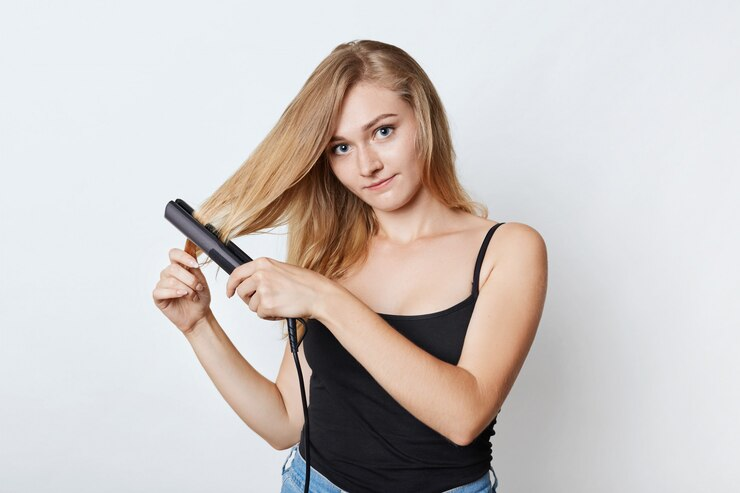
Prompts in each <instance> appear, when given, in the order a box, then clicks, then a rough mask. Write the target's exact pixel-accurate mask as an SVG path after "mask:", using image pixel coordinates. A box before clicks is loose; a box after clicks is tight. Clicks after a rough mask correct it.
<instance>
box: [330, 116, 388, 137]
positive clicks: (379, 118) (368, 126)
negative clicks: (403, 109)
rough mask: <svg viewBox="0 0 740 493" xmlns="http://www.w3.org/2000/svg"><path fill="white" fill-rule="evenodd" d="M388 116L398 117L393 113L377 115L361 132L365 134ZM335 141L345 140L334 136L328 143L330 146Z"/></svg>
mask: <svg viewBox="0 0 740 493" xmlns="http://www.w3.org/2000/svg"><path fill="white" fill-rule="evenodd" d="M389 116H398V115H397V114H395V113H383V114H382V115H378V116H376V117H375V118H373V120H372V121H371V122H368V123H366V124H365V125H364V126H363V127H362V130H363V132H366V131H368V130H370V127H372V126H373V125H375V124H376V123H378V122H379V121H380V120H382V119H383V118H388V117H389ZM337 140H347V139H345V138H344V137H342V136H341V135H335V136H334V137H332V138H331V140H330V141H329V143H330V144H331V143H332V142H336V141H337Z"/></svg>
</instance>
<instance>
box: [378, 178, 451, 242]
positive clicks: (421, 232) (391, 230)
mask: <svg viewBox="0 0 740 493" xmlns="http://www.w3.org/2000/svg"><path fill="white" fill-rule="evenodd" d="M460 214H461V213H460V212H459V211H454V210H452V209H450V208H449V207H447V206H446V205H444V204H443V203H442V202H440V201H439V200H437V199H436V198H435V197H434V196H433V195H432V194H431V193H430V192H429V191H428V190H427V189H426V188H422V189H421V190H419V193H417V194H416V196H415V197H414V198H413V199H412V201H411V202H409V203H408V204H406V205H404V206H403V207H401V208H400V209H397V210H394V211H379V210H375V216H376V217H377V218H378V226H379V228H378V233H377V234H376V238H377V239H379V240H383V241H386V242H389V243H393V244H397V245H407V244H410V243H412V242H413V241H414V240H416V239H419V238H424V237H429V236H434V235H437V234H440V233H444V232H448V231H449V230H450V229H451V228H452V227H453V225H454V223H455V222H457V221H458V220H459V218H460Z"/></svg>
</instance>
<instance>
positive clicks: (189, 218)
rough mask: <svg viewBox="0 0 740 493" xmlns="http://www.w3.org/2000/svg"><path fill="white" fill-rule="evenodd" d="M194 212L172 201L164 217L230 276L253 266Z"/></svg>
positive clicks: (294, 349) (293, 347) (293, 342)
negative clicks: (248, 265)
mask: <svg viewBox="0 0 740 493" xmlns="http://www.w3.org/2000/svg"><path fill="white" fill-rule="evenodd" d="M193 212H194V210H193V208H192V207H190V206H189V205H188V204H187V203H186V202H185V201H184V200H182V199H176V200H170V202H169V203H168V204H167V207H166V208H165V210H164V217H165V219H167V220H168V221H169V222H171V223H172V224H173V225H174V226H175V227H176V228H177V229H179V230H180V232H181V233H182V234H184V235H185V236H186V237H187V238H188V239H190V241H192V242H193V243H195V244H196V245H198V247H199V248H200V249H201V250H203V252H205V254H206V255H208V256H209V257H210V258H211V259H212V260H213V261H214V262H216V264H218V266H219V267H221V268H222V269H223V270H225V271H226V272H227V273H228V274H229V275H231V273H232V272H233V271H234V269H236V268H237V267H239V266H240V265H242V264H245V263H247V262H251V261H252V258H251V257H250V256H249V255H247V254H246V253H244V252H243V251H242V250H241V249H240V248H239V247H238V246H236V244H234V243H233V242H232V241H229V242H227V243H226V244H224V242H222V241H221V239H220V238H219V234H218V230H216V228H214V227H213V225H211V224H206V225H203V224H201V223H200V222H199V221H198V220H197V219H195V217H193ZM287 320H288V340H289V342H290V351H291V353H293V360H294V361H295V366H296V370H297V371H298V383H299V384H300V388H301V400H302V401H303V417H304V425H305V431H306V484H305V488H304V492H305V493H308V485H309V481H310V474H311V452H310V451H311V448H310V446H309V443H310V442H309V435H308V405H307V403H306V389H305V387H304V385H303V372H301V365H300V363H299V361H298V346H299V345H300V343H299V342H298V335H297V331H296V319H295V318H289V319H287ZM298 320H300V321H301V323H303V326H304V327H305V326H306V321H305V320H303V319H302V318H299V319H298Z"/></svg>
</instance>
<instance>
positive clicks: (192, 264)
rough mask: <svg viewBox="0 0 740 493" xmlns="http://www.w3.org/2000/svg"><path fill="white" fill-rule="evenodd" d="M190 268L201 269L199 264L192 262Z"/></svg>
mask: <svg viewBox="0 0 740 493" xmlns="http://www.w3.org/2000/svg"><path fill="white" fill-rule="evenodd" d="M190 267H195V268H196V269H197V268H198V267H199V265H198V262H195V261H193V262H190Z"/></svg>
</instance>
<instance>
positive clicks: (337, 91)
mask: <svg viewBox="0 0 740 493" xmlns="http://www.w3.org/2000/svg"><path fill="white" fill-rule="evenodd" d="M359 82H368V83H373V84H377V85H379V86H381V87H385V88H387V89H389V90H392V91H394V92H395V93H397V94H398V95H399V96H400V97H401V98H402V99H403V100H404V101H405V102H407V103H408V104H409V105H410V106H411V108H412V109H413V111H414V114H415V117H416V121H417V124H418V129H417V132H416V135H417V138H416V150H417V152H418V155H419V157H420V158H421V159H422V161H423V166H424V168H423V169H424V171H423V173H422V183H423V185H424V186H426V187H427V188H428V189H429V190H430V192H431V193H432V194H433V196H435V197H436V198H437V199H438V200H439V201H440V202H442V203H443V204H445V205H447V206H448V207H450V208H451V209H457V210H461V211H465V212H469V213H473V214H476V215H478V216H481V217H488V211H487V209H486V207H485V206H484V205H482V204H479V203H477V202H473V201H472V200H471V198H470V197H469V196H468V194H467V193H466V192H465V190H464V189H463V188H462V186H461V185H460V182H459V181H458V179H457V176H456V173H455V152H454V150H453V146H452V139H451V136H450V130H449V124H448V121H447V116H446V114H445V110H444V107H443V105H442V101H441V100H440V98H439V95H438V94H437V91H436V90H435V88H434V86H433V85H432V82H431V81H430V80H429V77H428V76H427V74H426V73H425V72H424V70H423V69H422V68H421V67H420V66H419V64H418V63H416V61H415V60H414V59H413V58H411V56H409V55H408V54H407V53H406V52H405V51H403V50H402V49H400V48H398V47H396V46H393V45H390V44H386V43H382V42H380V41H372V40H355V41H351V42H349V43H343V44H340V45H339V46H337V47H336V48H334V50H333V51H332V52H331V53H330V54H329V56H327V57H326V58H325V59H324V60H323V61H322V62H321V63H320V64H319V65H318V67H316V69H315V70H314V71H313V73H312V74H311V75H310V77H309V78H308V80H307V81H306V83H305V84H304V85H303V87H302V88H301V90H300V91H299V92H298V95H297V96H296V97H295V98H294V99H293V101H291V102H290V104H289V105H288V107H287V108H286V109H285V111H284V112H283V114H282V115H281V117H280V119H279V120H278V122H277V124H276V125H275V126H274V127H273V128H272V130H271V131H270V132H269V133H268V135H267V136H266V137H265V138H264V139H263V140H262V142H260V144H259V145H258V146H257V147H256V148H255V150H254V151H253V152H252V153H251V154H250V155H249V157H248V158H247V159H246V161H244V163H243V164H242V165H241V166H240V167H239V169H237V170H236V172H235V173H234V174H233V175H232V176H231V177H230V178H229V179H228V180H226V181H225V182H224V183H223V185H221V186H220V187H219V188H218V189H217V190H216V191H215V192H214V193H213V195H211V196H210V197H209V198H208V199H206V201H205V202H204V203H203V204H202V206H201V207H200V209H199V210H197V211H196V212H195V214H194V215H195V217H196V219H198V220H199V221H200V222H201V223H203V224H207V223H210V224H211V225H212V226H214V227H215V228H216V229H217V230H218V232H219V236H220V238H221V240H222V241H224V242H226V241H227V240H230V239H232V238H237V237H240V236H243V235H248V234H250V233H256V232H259V231H262V230H265V229H269V228H273V227H276V226H282V225H287V229H288V255H287V262H288V263H290V264H293V265H297V266H300V267H304V268H306V269H311V270H313V271H316V272H318V273H320V274H322V275H324V276H326V277H328V278H330V279H340V278H342V277H343V276H344V275H346V274H347V273H348V271H349V269H350V268H351V267H353V266H354V265H356V264H361V263H363V262H364V261H365V259H366V258H367V244H368V240H369V239H370V237H372V236H373V235H374V234H375V233H376V232H377V229H378V224H377V219H376V217H375V214H374V213H373V210H372V208H371V207H370V206H368V205H367V204H366V203H364V202H363V201H362V200H360V199H359V198H358V197H357V196H355V195H354V194H353V193H351V192H350V191H349V190H347V189H346V188H345V187H344V186H343V185H342V184H341V183H340V182H339V180H338V179H337V178H336V177H335V176H334V174H333V172H332V171H331V168H330V166H329V161H328V156H327V152H328V151H327V146H328V144H329V140H330V139H331V136H332V133H333V131H334V130H335V127H336V124H337V120H338V115H339V112H340V109H341V105H342V101H343V99H344V96H345V94H347V92H348V91H349V90H350V89H351V88H352V87H353V86H354V85H356V84H357V83H359ZM185 250H186V251H188V252H189V253H191V254H193V255H194V256H197V255H198V254H199V253H200V249H199V248H198V247H197V246H196V245H195V244H193V243H191V242H190V241H189V240H188V241H187V242H186V244H185Z"/></svg>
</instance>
